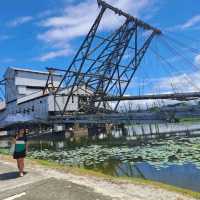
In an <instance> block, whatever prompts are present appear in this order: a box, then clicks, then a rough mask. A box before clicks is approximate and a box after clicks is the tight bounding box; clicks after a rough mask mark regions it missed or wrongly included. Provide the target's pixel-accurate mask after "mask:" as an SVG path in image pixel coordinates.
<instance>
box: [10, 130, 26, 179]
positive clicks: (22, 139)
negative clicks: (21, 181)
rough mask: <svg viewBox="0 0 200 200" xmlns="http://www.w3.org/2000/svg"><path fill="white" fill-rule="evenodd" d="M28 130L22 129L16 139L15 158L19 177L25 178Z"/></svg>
mask: <svg viewBox="0 0 200 200" xmlns="http://www.w3.org/2000/svg"><path fill="white" fill-rule="evenodd" d="M26 132H27V131H26V130H24V129H21V130H20V131H19V132H17V134H16V135H15V138H14V144H15V150H14V154H13V158H14V159H16V160H17V166H18V169H19V175H20V176H21V177H22V176H24V158H25V157H26V152H27V150H28V145H27V137H26Z"/></svg>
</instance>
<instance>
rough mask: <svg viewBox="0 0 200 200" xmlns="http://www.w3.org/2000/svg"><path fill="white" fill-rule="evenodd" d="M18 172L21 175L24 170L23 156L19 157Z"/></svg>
mask: <svg viewBox="0 0 200 200" xmlns="http://www.w3.org/2000/svg"><path fill="white" fill-rule="evenodd" d="M19 172H20V174H22V175H23V172H24V158H20V159H19Z"/></svg>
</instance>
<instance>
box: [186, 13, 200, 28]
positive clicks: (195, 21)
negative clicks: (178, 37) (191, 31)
mask: <svg viewBox="0 0 200 200" xmlns="http://www.w3.org/2000/svg"><path fill="white" fill-rule="evenodd" d="M198 23H200V15H196V16H194V17H192V18H191V19H189V20H188V21H187V22H185V23H184V24H183V25H182V29H186V28H190V27H192V26H194V25H196V24H198Z"/></svg>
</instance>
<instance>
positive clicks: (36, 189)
mask: <svg viewBox="0 0 200 200" xmlns="http://www.w3.org/2000/svg"><path fill="white" fill-rule="evenodd" d="M14 199H17V200H112V198H110V197H106V196H104V195H102V194H100V193H96V192H94V191H93V190H92V189H90V188H89V187H86V186H81V185H78V184H75V183H72V182H70V181H67V180H64V179H63V180H62V179H60V178H59V179H57V178H55V177H50V176H45V175H43V174H42V173H41V172H40V171H37V170H32V169H31V168H30V169H28V171H27V173H26V174H25V176H24V177H22V178H21V177H18V173H17V171H16V168H15V166H14V165H12V164H10V163H5V162H1V161H0V200H14Z"/></svg>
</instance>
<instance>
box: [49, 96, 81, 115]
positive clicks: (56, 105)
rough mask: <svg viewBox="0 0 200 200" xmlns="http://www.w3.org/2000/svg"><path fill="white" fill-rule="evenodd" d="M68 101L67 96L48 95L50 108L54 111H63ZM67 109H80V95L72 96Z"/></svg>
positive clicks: (70, 110)
mask: <svg viewBox="0 0 200 200" xmlns="http://www.w3.org/2000/svg"><path fill="white" fill-rule="evenodd" d="M66 101H67V96H56V97H54V96H53V95H50V96H48V110H49V111H50V112H52V111H56V112H57V111H63V109H64V106H65V103H66ZM66 111H69V112H72V111H78V96H74V97H73V98H70V100H69V104H68V106H67V108H66Z"/></svg>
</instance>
